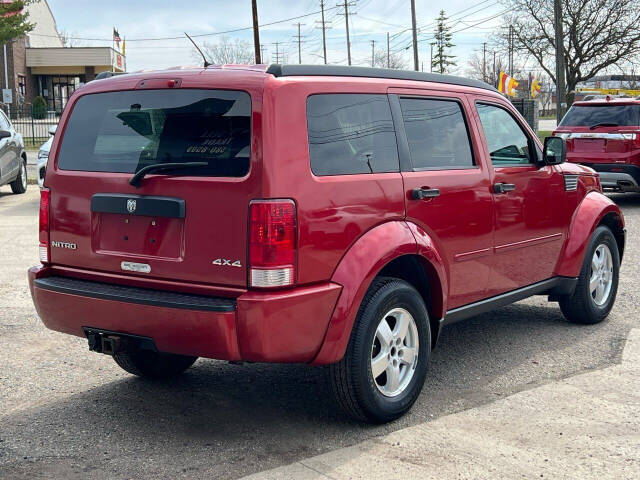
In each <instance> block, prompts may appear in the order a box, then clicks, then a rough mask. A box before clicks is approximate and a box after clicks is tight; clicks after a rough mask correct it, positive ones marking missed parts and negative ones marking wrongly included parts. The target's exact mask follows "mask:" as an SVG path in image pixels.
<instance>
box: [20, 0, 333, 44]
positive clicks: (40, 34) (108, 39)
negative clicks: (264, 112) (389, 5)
mask: <svg viewBox="0 0 640 480" xmlns="http://www.w3.org/2000/svg"><path fill="white" fill-rule="evenodd" d="M340 7H342V5H338V6H335V7H329V8H326V9H325V11H326V10H335V9H336V8H340ZM318 13H321V12H320V11H317V12H311V13H305V14H304V15H298V16H295V17H289V18H283V19H282V20H276V21H273V22H268V23H263V24H261V25H258V27H269V26H271V25H277V24H279V23H285V22H290V21H291V20H298V19H299V18H306V17H310V16H312V15H317V14H318ZM246 30H253V26H251V27H242V28H235V29H233V30H225V31H222V32H212V33H200V34H196V35H191V36H192V37H193V38H197V37H211V36H215V35H224V34H227V33H236V32H244V31H246ZM29 35H30V36H31V35H33V36H38V37H50V38H60V37H59V36H58V35H45V34H43V33H29ZM68 38H69V40H87V41H93V42H111V41H113V39H111V38H88V37H68ZM183 38H185V37H184V35H180V36H177V37H154V38H132V39H129V38H127V42H155V41H160V40H180V39H183Z"/></svg>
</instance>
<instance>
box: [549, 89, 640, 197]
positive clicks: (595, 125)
mask: <svg viewBox="0 0 640 480" xmlns="http://www.w3.org/2000/svg"><path fill="white" fill-rule="evenodd" d="M553 134H554V135H557V136H559V137H562V138H564V139H565V140H566V142H567V160H568V161H569V162H575V163H580V164H582V165H587V166H589V167H591V168H593V169H594V170H595V171H596V172H598V174H599V175H600V184H601V185H602V188H603V189H605V190H610V191H617V192H640V100H638V99H635V98H611V97H605V98H603V99H599V100H590V101H582V102H575V103H574V104H573V105H572V106H571V108H570V109H569V111H568V112H567V114H566V115H565V116H564V118H563V119H562V121H561V122H560V125H558V128H557V129H556V131H555V132H554V133H553Z"/></svg>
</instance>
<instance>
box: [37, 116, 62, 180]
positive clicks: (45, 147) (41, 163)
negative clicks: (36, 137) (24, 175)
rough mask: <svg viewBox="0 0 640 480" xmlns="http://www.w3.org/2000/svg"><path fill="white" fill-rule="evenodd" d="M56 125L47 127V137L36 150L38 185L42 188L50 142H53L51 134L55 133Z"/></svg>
mask: <svg viewBox="0 0 640 480" xmlns="http://www.w3.org/2000/svg"><path fill="white" fill-rule="evenodd" d="M57 128H58V126H57V125H53V126H51V127H49V135H50V137H49V139H48V140H47V141H46V142H44V143H43V144H42V146H41V147H40V150H38V167H37V171H38V186H39V187H40V188H42V187H43V186H44V175H45V173H46V171H47V161H48V160H49V151H50V150H51V144H52V143H53V136H54V135H55V134H56V129H57Z"/></svg>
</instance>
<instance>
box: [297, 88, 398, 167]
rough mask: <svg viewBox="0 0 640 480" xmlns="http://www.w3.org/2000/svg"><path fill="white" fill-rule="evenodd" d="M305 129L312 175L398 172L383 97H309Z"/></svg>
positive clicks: (387, 109)
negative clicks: (306, 129) (307, 135)
mask: <svg viewBox="0 0 640 480" xmlns="http://www.w3.org/2000/svg"><path fill="white" fill-rule="evenodd" d="M307 128H308V133H309V155H310V157H311V170H312V171H313V173H314V174H315V175H348V174H354V173H378V172H397V171H399V166H398V147H397V145H396V133H395V129H394V127H393V120H392V118H391V107H390V106H389V100H388V98H387V96H386V95H366V94H327V95H312V96H310V97H309V98H308V99H307Z"/></svg>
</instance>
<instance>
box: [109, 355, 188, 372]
mask: <svg viewBox="0 0 640 480" xmlns="http://www.w3.org/2000/svg"><path fill="white" fill-rule="evenodd" d="M113 359H114V360H115V361H116V363H117V364H118V365H119V366H120V367H121V368H122V369H123V370H126V371H127V372H129V373H132V374H133V375H137V376H139V377H146V378H153V379H163V378H171V377H175V376H176V375H179V374H181V373H182V372H184V371H185V370H186V369H187V368H189V367H190V366H191V365H193V364H194V363H195V361H196V360H197V359H198V357H187V356H184V355H173V354H170V353H160V352H153V351H151V350H133V351H130V352H119V353H116V354H114V355H113Z"/></svg>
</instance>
